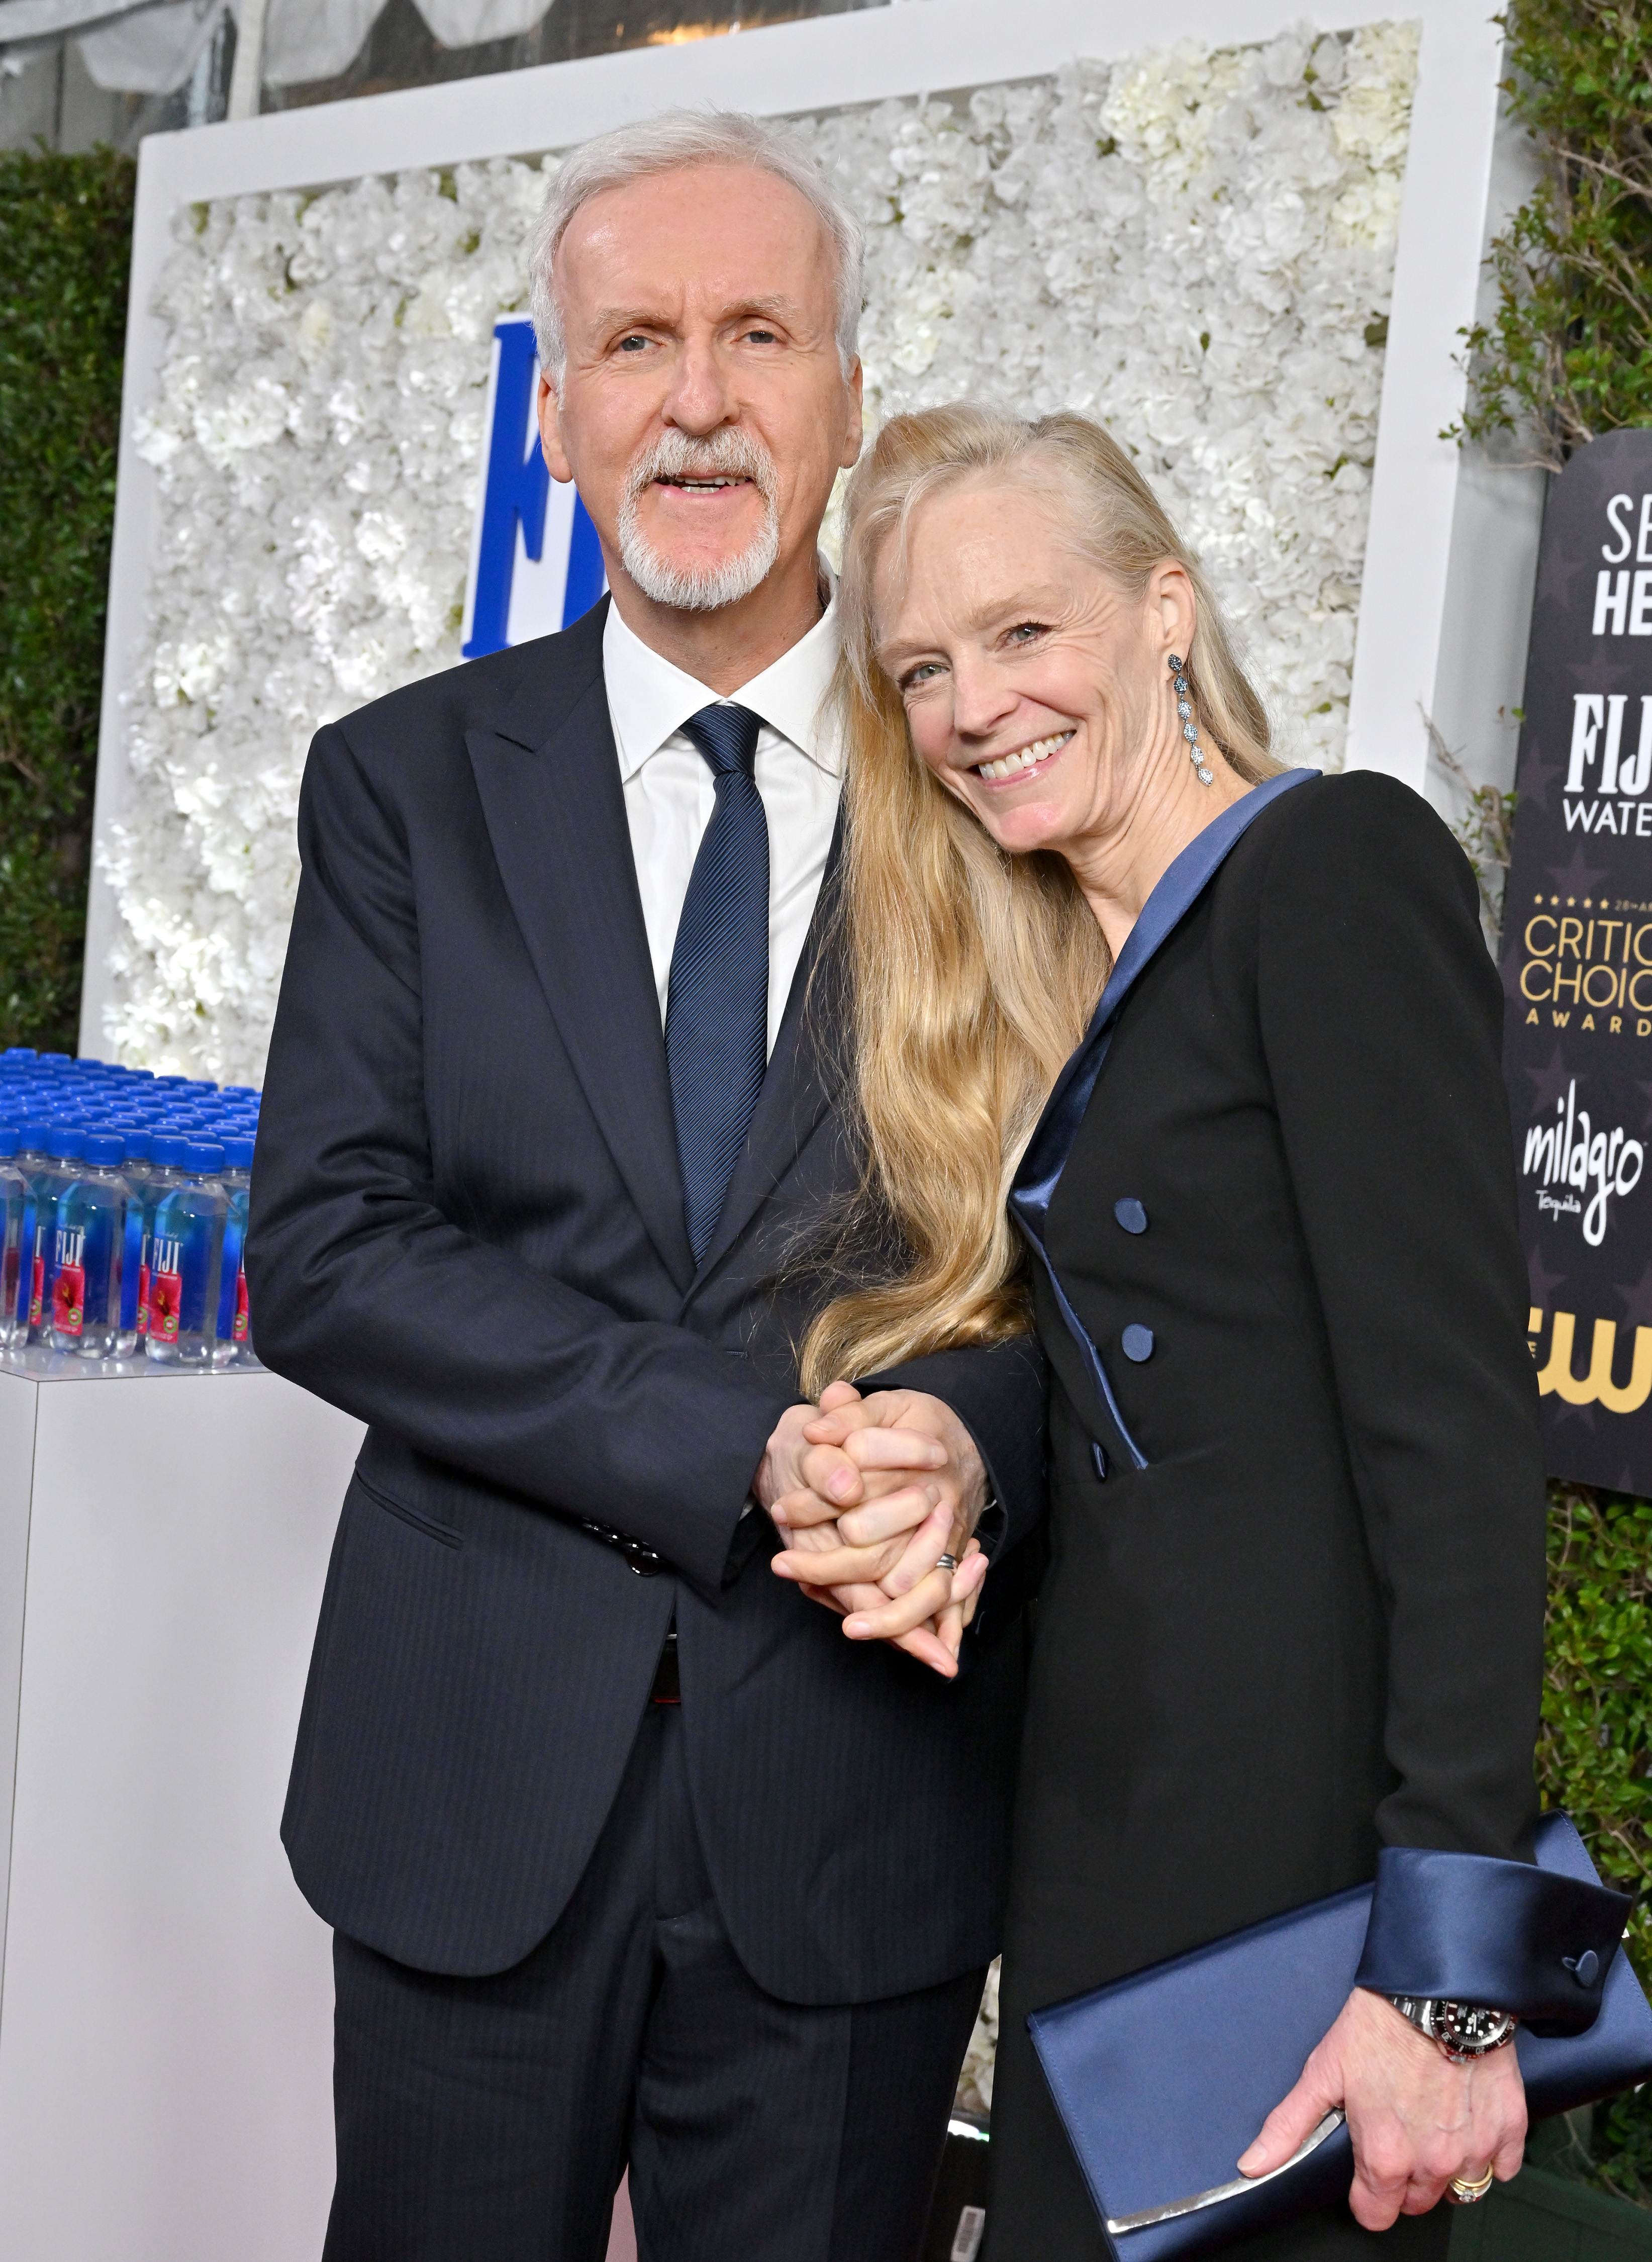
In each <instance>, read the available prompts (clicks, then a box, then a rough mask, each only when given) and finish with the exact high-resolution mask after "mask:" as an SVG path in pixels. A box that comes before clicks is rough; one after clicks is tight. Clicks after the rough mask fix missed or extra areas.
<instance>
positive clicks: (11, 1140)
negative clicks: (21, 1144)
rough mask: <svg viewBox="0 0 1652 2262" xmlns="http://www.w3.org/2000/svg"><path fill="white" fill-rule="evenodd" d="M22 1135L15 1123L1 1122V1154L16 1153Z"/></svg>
mask: <svg viewBox="0 0 1652 2262" xmlns="http://www.w3.org/2000/svg"><path fill="white" fill-rule="evenodd" d="M21 1136H22V1134H21V1133H20V1132H19V1131H18V1127H17V1125H16V1124H15V1123H0V1155H15V1154H16V1153H17V1151H18V1139H19V1138H20V1137H21Z"/></svg>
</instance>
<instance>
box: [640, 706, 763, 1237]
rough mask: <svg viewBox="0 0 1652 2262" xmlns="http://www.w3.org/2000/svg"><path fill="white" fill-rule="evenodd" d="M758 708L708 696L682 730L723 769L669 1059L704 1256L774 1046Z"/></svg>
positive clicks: (701, 859) (693, 889) (668, 1026)
mask: <svg viewBox="0 0 1652 2262" xmlns="http://www.w3.org/2000/svg"><path fill="white" fill-rule="evenodd" d="M760 727H761V725H760V722H759V718H758V717H757V716H756V715H754V714H752V713H751V710H750V709H749V708H745V707H733V706H721V705H720V706H715V707H702V708H701V709H700V712H699V714H698V715H691V716H690V717H689V718H688V720H687V722H686V723H685V724H683V730H684V731H685V733H686V735H687V737H688V738H692V739H693V743H694V745H695V746H698V747H699V749H700V753H702V754H703V755H704V756H705V758H706V760H707V763H708V764H709V766H710V768H711V774H712V775H713V777H714V778H715V780H716V796H717V798H716V806H715V808H714V810H712V813H711V822H710V824H709V825H707V827H706V832H705V838H704V839H702V840H701V841H700V853H699V854H698V855H697V856H696V857H695V858H694V869H693V877H692V878H691V879H690V881H689V882H688V893H687V895H686V897H685V898H684V901H683V915H682V918H680V920H679V922H678V926H677V940H676V943H675V945H674V947H673V948H672V976H671V987H670V989H669V991H667V993H666V1005H665V1066H666V1069H667V1071H668V1073H669V1074H670V1077H671V1085H672V1113H674V1115H675V1116H676V1119H677V1156H678V1160H679V1163H681V1165H682V1173H683V1217H684V1222H685V1223H686V1226H687V1228H688V1244H689V1247H690V1248H691V1249H692V1250H693V1252H694V1263H695V1264H696V1265H698V1264H700V1260H701V1259H702V1258H703V1257H704V1256H705V1254H706V1251H707V1249H708V1248H709V1247H710V1245H711V1236H712V1234H713V1232H714V1231H715V1228H716V1223H717V1220H718V1217H719V1216H720V1215H721V1214H722V1202H723V1196H724V1195H725V1194H726V1193H727V1192H728V1191H729V1179H730V1178H732V1177H733V1175H734V1166H735V1164H736V1162H738V1160H739V1159H740V1149H742V1147H743V1145H744V1144H745V1135H746V1131H747V1128H748V1127H749V1126H750V1124H751V1111H752V1109H753V1108H754V1107H755V1106H757V1101H758V1092H759V1091H760V1090H761V1089H762V1085H763V1072H764V1070H765V1067H766V1065H767V1063H768V1050H769V1044H768V1040H769V826H768V819H767V818H765V815H764V813H763V798H762V796H761V795H760V794H759V793H758V787H757V779H756V776H755V774H754V771H755V766H756V762H757V753H758V730H759V728H760Z"/></svg>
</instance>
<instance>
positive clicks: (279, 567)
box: [103, 24, 1417, 2102]
mask: <svg viewBox="0 0 1652 2262" xmlns="http://www.w3.org/2000/svg"><path fill="white" fill-rule="evenodd" d="M1416 57H1417V31H1416V27H1415V25H1410V24H1379V25H1368V26H1367V27H1366V28H1364V29H1363V30H1361V31H1359V32H1354V33H1353V34H1352V35H1351V36H1332V35H1329V34H1327V35H1324V36H1321V35H1319V34H1318V33H1316V32H1314V31H1312V30H1311V29H1310V28H1309V27H1307V26H1303V27H1300V28H1299V29H1296V30H1293V31H1290V32H1284V33H1282V34H1281V35H1280V36H1279V37H1278V38H1276V39H1275V40H1271V41H1270V42H1268V45H1267V46H1265V47H1260V48H1248V49H1245V48H1228V49H1218V50H1215V51H1212V50H1210V49H1206V48H1202V47H1196V46H1193V45H1191V44H1188V43H1184V44H1182V45H1181V46H1178V47H1174V48H1169V49H1160V50H1158V51H1155V52H1152V53H1146V54H1140V55H1138V56H1136V57H1134V58H1132V59H1131V60H1129V61H1124V62H1121V63H1118V64H1116V65H1113V66H1108V65H1106V64H1103V63H1092V62H1081V63H1078V64H1075V65H1074V66H1073V67H1071V68H1068V69H1067V70H1065V71H1063V72H1061V73H1059V75H1058V76H1056V77H1055V78H1053V79H1040V80H1034V81H1030V82H1024V83H1009V84H1005V85H1001V86H993V87H983V88H980V89H978V90H976V91H975V92H974V93H973V95H972V96H971V97H970V98H969V101H968V103H967V104H954V103H951V102H945V101H937V100H930V101H927V102H923V103H919V102H910V101H888V102H880V103H874V104H862V105H860V106H858V107H856V108H851V109H847V110H841V111H836V112H831V113H830V114H829V115H827V116H824V117H822V118H819V119H801V120H799V121H797V124H798V131H799V133H800V136H801V139H802V140H804V141H805V142H806V143H807V144H808V146H809V147H810V148H812V149H813V151H814V154H815V156H816V158H817V159H818V160H819V162H821V164H822V166H823V167H824V169H825V170H826V172H827V174H828V175H829V176H830V179H831V180H832V181H833V183H834V184H835V185H836V186H837V190H838V191H839V193H840V194H842V195H843V196H844V198H846V199H847V200H848V201H850V202H851V204H852V205H854V206H855V208H856V209H857V211H858V213H859V214H860V216H861V218H862V219H863V220H864V221H865V223H866V229H867V258H866V317H865V321H864V323H863V328H862V354H863V358H864V361H865V364H866V383H867V402H866V419H867V429H868V430H872V429H875V428H876V425H877V423H878V421H880V418H881V417H882V416H884V415H887V414H891V413H893V412H894V411H896V410H899V409H905V408H915V407H924V406H927V405H930V404H931V403H934V402H938V401H943V400H953V399H956V398H959V396H965V395H967V396H973V397H974V398H978V399H982V400H995V401H1000V402H1003V403H1007V404H1009V405H1010V406H1013V407H1016V408H1018V409H1020V410H1022V411H1024V413H1027V414H1035V415H1042V414H1049V413H1051V412H1052V411H1055V410H1058V409H1063V408H1073V409H1078V410H1080V411H1081V412H1082V413H1084V414H1087V415H1091V416H1095V417H1097V418H1099V419H1101V420H1102V421H1103V422H1105V423H1106V424H1107V425H1108V427H1109V429H1110V430H1111V431H1112V433H1113V435H1114V436H1115V437H1116V438H1117V440H1118V441H1119V442H1120V443H1121V444H1122V445H1123V446H1124V447H1125V448H1126V449H1127V450H1130V452H1131V455H1132V456H1133V457H1135V459H1136V461H1137V462H1138V465H1140V467H1141V469H1142V470H1143V472H1145V473H1146V476H1147V478H1148V479H1151V480H1152V482H1153V485H1154V486H1155V488H1156V489H1157V491H1158V493H1159V494H1160V497H1161V498H1162V500H1163V501H1164V503H1165V505H1166V507H1167V509H1168V510H1169V511H1170V513H1171V515H1172V516H1173V517H1174V519H1175V520H1176V522H1178V524H1179V525H1180V526H1181V528H1182V530H1183V532H1184V533H1185V534H1186V535H1187V537H1188V538H1189V540H1190V541H1191V543H1192V544H1193V545H1194V546H1195V548H1196V550H1197V551H1199V553H1200V555H1201V557H1202V558H1203V562H1204V564H1205V566H1206V567H1207V569H1208V571H1209V572H1210V575H1211V578H1212V580H1213V581H1214V583H1215V586H1216V587H1217V592H1218V594H1219V595H1220V597H1221V599H1222V602H1223V603H1224V605H1225V608H1226V609H1227V611H1228V614H1229V616H1230V617H1231V619H1232V623H1233V625H1234V627H1235V629H1236V630H1237V631H1238V632H1239V636H1240V638H1242V639H1243V641H1244V642H1245V644H1246V645H1247V647H1248V650H1249V654H1250V659H1251V661H1252V664H1253V670H1254V673H1255V674H1256V677H1257V680H1258V681H1259V683H1261V685H1262V686H1263V687H1264V688H1265V690H1266V693H1267V695H1268V700H1269V702H1270V708H1271V710H1272V711H1273V713H1274V714H1275V718H1276V721H1277V724H1278V726H1279V732H1280V739H1281V743H1282V746H1283V748H1284V749H1285V750H1286V751H1287V753H1289V755H1290V756H1291V757H1293V758H1296V759H1300V760H1309V761H1314V762H1318V763H1321V764H1324V765H1327V766H1329V767H1337V766H1338V765H1339V764H1340V760H1341V756H1342V743H1343V738H1344V735H1345V731H1346V727H1347V700H1348V689H1349V670H1350V668H1351V666H1352V662H1353V652H1354V627H1355V622H1356V617H1357V608H1358V595H1359V587H1360V576H1361V565H1362V561H1363V555H1364V543H1365V523H1366V513H1367V508H1368V487H1369V465H1370V463H1371V459H1372V456H1373V454H1374V451H1375V438H1376V416H1377V406H1378V397H1379V392H1380V386H1381V379H1382V350H1381V347H1380V344H1376V343H1373V342H1368V338H1369V339H1380V338H1381V336H1382V335H1383V328H1382V325H1383V321H1384V318H1385V317H1386V314H1387V312H1388V306H1389V295H1390V281H1391V276H1392V270H1393V258H1394V246H1395V236H1396V231H1397V225H1398V213H1399V198H1400V188H1401V181H1402V177H1403V173H1404V159H1405V143H1406V135H1407V131H1408V126H1409V119H1410V106H1411V89H1412V83H1413V80H1414V77H1415V73H1416ZM559 162H560V160H559V159H558V158H557V157H555V156H551V157H547V158H545V159H543V160H542V162H539V163H529V162H522V161H521V160H519V159H514V158H498V159H493V160H491V161H490V162H487V163H485V164H476V165H461V166H458V167H456V168H455V169H453V170H452V171H451V172H448V173H437V172H432V171H417V172H410V173H405V174H402V175H400V176H397V177H395V178H393V179H384V178H378V177H374V178H369V179H363V180H359V181H355V182H350V183H347V184H344V185H342V186H340V187H337V188H333V189H328V190H325V191H322V192H321V193H320V194H319V195H313V196H307V195H300V194H298V193H297V192H291V191H287V192H282V193H279V194H272V195H268V196H250V197H241V198H226V199H223V200H221V201H219V202H218V203H215V204H211V205H205V206H197V207H194V208H192V209H191V210H190V212H188V213H183V214H182V215H180V219H179V221H178V225H177V230H176V242H175V248H174V250H173V253H172V256H171V257H170V258H169V261H168V263H167V264H166V267H165V270H164V271H163V273H162V277H161V279H160V283H159V285H158V286H157V289H156V292H155V299H154V304H155V308H156V311H157V313H158V314H159V316H160V318H161V320H162V322H163V324H164V326H165V328H166V332H167V336H168V340H169V345H168V350H167V353H166V357H165V359H164V364H163V366H162V372H161V377H160V380H159V384H158V386H157V390H156V394H155V398H154V400H150V401H148V402H146V403H143V404H140V411H139V414H138V417H137V420H136V422H135V426H134V432H135V437H136V445H137V447H138V449H139V451H140V454H141V455H142V457H144V459H145V460H146V461H147V463H149V464H150V465H153V466H154V471H155V473H156V478H157V481H158V484H159V486H160V491H161V501H160V511H159V516H158V520H157V526H156V536H155V560H156V563H155V573H154V584H153V603H152V618H151V623H150V631H149V641H148V645H147V652H146V654H145V656H144V659H143V661H142V664H141V666H140V669H139V671H138V674H137V681H136V686H135V688H134V689H133V693H132V697H131V706H130V710H129V713H130V730H129V733H128V738H127V759H128V762H129V765H130V767H131V771H132V777H131V780H130V789H129V793H128V796H127V802H126V818H125V819H124V821H123V823H122V825H120V826H119V827H118V828H117V829H116V830H115V831H114V832H113V833H112V834H111V837H110V839H108V840H107V841H106V842H105V844H104V851H103V861H104V869H105V871H106V873H107V875H108V877H109V880H110V882H111V886H112V888H113V890H114V891H115V896H116V899H117V902H118V904H119V911H120V919H121V927H120V933H119V940H118V941H117V943H116V945H115V947H114V949H113V951H112V952H111V960H110V965H111V971H112V972H113V974H114V976H115V989H116V1002H115V1004H114V1005H113V1006H112V1008H111V1011H110V1013H109V1017H108V1036H109V1041H110V1044H111V1049H112V1050H113V1051H114V1052H115V1053H116V1054H117V1055H118V1056H119V1057H120V1058H122V1059H125V1060H128V1061H131V1062H133V1063H141V1064H143V1065H145V1066H148V1067H153V1068H155V1069H157V1070H190V1071H192V1072H195V1073H198V1074H211V1075H214V1076H217V1077H223V1078H225V1079H227V1080H230V1081H234V1082H244V1081H256V1080H257V1079H258V1077H260V1076H261V1075H262V1066H263V1057H264V1052H265V1048H266V1046H267V1043H268V1041H269V1024H270V1020H271V1018H272V1016H273V1013H274V1010H275V999H276V992H277V985H278V983H279V981H280V976H281V964H282V958H283V955H284V947H285V941H286V933H287V926H288V924H289V921H290V919H291V906H292V898H293V892H294V890H295V887H296V885H297V877H298V859H297V852H296V848H295V846H294V840H293V823H294V818H295V814H296V810H297V807H298V782H299V778H300V776H301V774H302V771H303V766H304V759H305V750H306V747H307V746H308V743H309V739H310V737H311V735H312V732H313V731H315V730H316V728H317V727H318V726H319V725H320V724H323V723H326V722H328V721H331V720H334V719H335V718H336V717H339V716H341V715H342V714H345V713H347V712H348V710H350V709H351V708H352V707H355V706H356V705H359V704H360V703H361V702H363V701H364V700H367V699H371V698H375V697H377V696H378V695H380V694H381V693H383V692H385V691H388V690H391V689H392V688H394V687H395V686H396V685H398V684H399V683H405V682H407V681H412V680H413V679H414V678H415V677H418V676H420V675H426V674H430V673H432V672H433V671H434V670H435V669H438V668H442V667H448V666H453V665H454V664H455V663H456V661H457V659H458V657H459V650H458V644H459V621H460V616H461V609H462V606H463V583H464V573H465V565H466V560H467V558H468V555H469V548H470V525H471V515H472V510H473V507H474V501H475V495H476V481H477V476H478V467H479V464H480V460H481V451H482V446H483V440H484V432H483V416H484V405H485V395H486V386H487V376H488V365H489V346H488V341H489V335H490V332H491V330H492V324H493V321H494V320H495V318H496V316H497V315H498V314H499V313H501V312H503V311H506V310H509V309H513V308H516V307H520V306H522V305H523V304H524V303H525V299H526V281H527V277H526V252H527V247H528V240H529V237H530V235H531V233H532V229H533V226H534V223H535V220H536V218H537V215H538V212H539V209H540V205H541V203H542V198H543V196H544V192H545V188H546V184H547V182H548V180H549V178H550V177H551V176H554V174H555V172H556V169H557V165H558V163H559ZM840 487H841V482H840ZM838 528H839V501H838V500H835V501H834V507H833V509H832V511H831V513H830V514H829V516H828V521H827V526H826V529H824V537H823V538H824V540H825V543H826V546H827V547H828V550H829V551H830V553H831V554H833V555H836V552H837V538H838ZM983 2033H984V2030H978V2035H977V2042H980V2043H981V2045H982V2047H981V2050H980V2052H977V2053H976V2055H978V2056H979V2057H980V2067H979V2068H978V2070H977V2071H978V2073H980V2074H983V2075H984V2079H983V2080H980V2081H978V2091H979V2093H980V2097H981V2100H982V2101H983V2102H985V2101H986V2100H987V2099H988V2096H989V2093H990V2079H991V2074H990V2036H986V2037H985V2039H984V2040H983ZM972 2047H973V2046H972ZM972 2062H973V2061H972Z"/></svg>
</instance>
